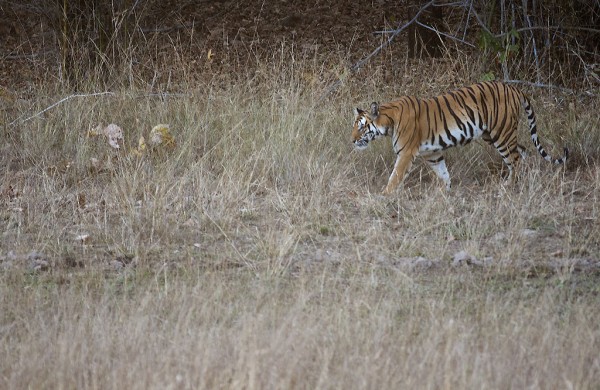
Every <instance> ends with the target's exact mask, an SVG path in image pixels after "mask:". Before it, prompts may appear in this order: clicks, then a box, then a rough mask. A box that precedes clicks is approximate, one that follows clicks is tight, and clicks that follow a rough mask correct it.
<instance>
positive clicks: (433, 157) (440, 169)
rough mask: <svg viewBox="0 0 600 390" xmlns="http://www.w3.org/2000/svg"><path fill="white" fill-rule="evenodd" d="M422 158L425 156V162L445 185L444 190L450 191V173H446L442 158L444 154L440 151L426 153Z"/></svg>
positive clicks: (444, 162)
mask: <svg viewBox="0 0 600 390" xmlns="http://www.w3.org/2000/svg"><path fill="white" fill-rule="evenodd" d="M423 158H425V160H426V161H427V164H429V166H430V167H431V169H432V170H433V171H434V172H435V174H436V175H437V176H438V177H439V178H440V179H441V180H442V181H443V182H444V184H445V185H446V191H450V187H451V183H450V174H449V173H448V168H447V167H446V160H444V155H443V154H442V152H437V153H432V154H428V155H426V156H424V157H423Z"/></svg>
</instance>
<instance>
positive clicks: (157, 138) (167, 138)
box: [150, 124, 175, 147]
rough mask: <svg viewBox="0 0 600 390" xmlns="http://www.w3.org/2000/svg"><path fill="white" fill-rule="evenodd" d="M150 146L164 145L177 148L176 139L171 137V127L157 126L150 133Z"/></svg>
mask: <svg viewBox="0 0 600 390" xmlns="http://www.w3.org/2000/svg"><path fill="white" fill-rule="evenodd" d="M150 144H151V145H153V146H157V145H163V146H167V147H174V146H175V138H173V136H172V135H171V132H170V129H169V125H164V124H160V125H156V126H154V127H153V128H152V130H151V131H150Z"/></svg>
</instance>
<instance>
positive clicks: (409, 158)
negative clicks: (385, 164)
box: [383, 153, 415, 195]
mask: <svg viewBox="0 0 600 390" xmlns="http://www.w3.org/2000/svg"><path fill="white" fill-rule="evenodd" d="M414 160H415V156H414V155H412V154H410V153H399V154H398V155H397V156H396V162H395V163H394V170H393V171H392V174H391V175H390V178H389V179H388V183H387V185H386V186H385V189H384V190H383V195H390V194H391V193H393V192H394V191H395V190H396V188H398V186H399V185H400V184H401V183H402V181H403V180H404V176H406V172H408V170H409V169H410V167H411V166H412V164H413V161H414Z"/></svg>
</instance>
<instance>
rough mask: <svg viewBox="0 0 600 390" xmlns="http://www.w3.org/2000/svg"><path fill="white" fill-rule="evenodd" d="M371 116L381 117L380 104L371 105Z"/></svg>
mask: <svg viewBox="0 0 600 390" xmlns="http://www.w3.org/2000/svg"><path fill="white" fill-rule="evenodd" d="M371 116H373V117H377V116H379V103H377V102H373V103H371Z"/></svg>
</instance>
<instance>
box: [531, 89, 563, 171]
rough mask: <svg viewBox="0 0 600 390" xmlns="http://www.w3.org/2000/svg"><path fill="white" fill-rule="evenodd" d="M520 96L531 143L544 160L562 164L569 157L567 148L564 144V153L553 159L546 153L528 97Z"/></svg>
mask: <svg viewBox="0 0 600 390" xmlns="http://www.w3.org/2000/svg"><path fill="white" fill-rule="evenodd" d="M521 96H522V99H521V103H522V104H523V108H525V113H526V114H527V120H528V121H529V130H530V132H531V141H533V144H534V145H535V147H536V148H537V151H538V152H539V153H540V155H541V156H542V158H543V159H544V160H546V161H550V162H552V163H554V164H564V163H565V162H566V161H567V158H569V149H568V148H567V147H566V146H565V148H564V155H563V156H562V157H560V158H554V159H553V158H552V156H550V155H549V154H548V153H546V151H545V150H544V148H543V147H542V144H541V143H540V140H539V139H538V135H537V125H536V123H535V113H534V112H533V108H532V107H531V103H530V102H529V99H528V98H527V96H525V95H524V94H522V95H521Z"/></svg>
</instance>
